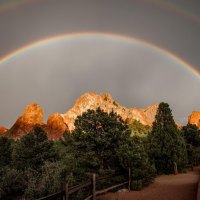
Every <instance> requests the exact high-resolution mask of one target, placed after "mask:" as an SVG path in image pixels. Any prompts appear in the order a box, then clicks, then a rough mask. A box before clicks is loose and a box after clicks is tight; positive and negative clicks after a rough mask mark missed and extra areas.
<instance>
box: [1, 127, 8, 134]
mask: <svg viewBox="0 0 200 200" xmlns="http://www.w3.org/2000/svg"><path fill="white" fill-rule="evenodd" d="M7 130H8V129H7V128H5V127H3V126H0V135H2V134H5V133H6V132H7Z"/></svg>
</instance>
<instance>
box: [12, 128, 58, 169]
mask: <svg viewBox="0 0 200 200" xmlns="http://www.w3.org/2000/svg"><path fill="white" fill-rule="evenodd" d="M12 158H13V164H14V167H16V168H17V169H22V170H26V169H28V168H31V169H34V170H40V169H41V167H42V165H43V164H44V162H45V161H54V160H55V158H56V153H55V150H54V147H53V142H52V141H49V140H48V138H47V135H46V133H45V132H44V130H43V129H42V128H40V127H35V128H34V129H33V131H32V132H30V133H28V134H27V135H25V136H24V137H22V138H21V140H19V141H18V142H17V143H16V145H15V146H14V149H13V153H12Z"/></svg>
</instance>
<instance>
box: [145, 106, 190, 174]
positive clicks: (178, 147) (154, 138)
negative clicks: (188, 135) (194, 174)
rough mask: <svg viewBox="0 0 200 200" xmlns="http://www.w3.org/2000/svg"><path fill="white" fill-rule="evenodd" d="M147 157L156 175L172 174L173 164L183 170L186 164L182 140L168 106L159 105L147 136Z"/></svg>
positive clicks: (185, 153)
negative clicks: (148, 146)
mask: <svg viewBox="0 0 200 200" xmlns="http://www.w3.org/2000/svg"><path fill="white" fill-rule="evenodd" d="M149 145H150V148H149V155H150V158H151V160H152V162H153V163H154V164H155V167H156V169H157V172H158V173H165V174H169V173H173V171H174V163H177V166H178V169H179V170H183V169H184V167H185V165H186V163H187V152H186V145H185V142H184V139H183V137H182V135H181V133H180V131H179V130H178V128H177V126H176V124H175V122H174V119H173V116H172V113H171V109H170V108H169V105H168V104H167V103H160V104H159V107H158V111H157V114H156V117H155V122H154V123H153V128H152V132H151V134H149Z"/></svg>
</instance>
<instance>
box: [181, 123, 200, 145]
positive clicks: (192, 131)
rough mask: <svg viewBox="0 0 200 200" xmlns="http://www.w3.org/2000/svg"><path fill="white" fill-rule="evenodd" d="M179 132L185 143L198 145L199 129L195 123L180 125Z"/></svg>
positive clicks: (199, 142)
mask: <svg viewBox="0 0 200 200" xmlns="http://www.w3.org/2000/svg"><path fill="white" fill-rule="evenodd" d="M181 132H182V134H183V137H184V139H185V141H186V142H187V144H190V145H192V146H193V147H200V130H199V128H198V127H197V126H196V125H194V124H187V125H186V126H183V127H182V130H181Z"/></svg>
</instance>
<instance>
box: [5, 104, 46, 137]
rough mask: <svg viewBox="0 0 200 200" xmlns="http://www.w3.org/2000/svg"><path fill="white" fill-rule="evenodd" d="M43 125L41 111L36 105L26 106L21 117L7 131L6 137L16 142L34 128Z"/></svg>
mask: <svg viewBox="0 0 200 200" xmlns="http://www.w3.org/2000/svg"><path fill="white" fill-rule="evenodd" d="M43 124H44V122H43V110H42V108H41V107H40V106H39V105H38V104H36V103H33V104H30V105H28V106H26V108H25V109H24V113H23V115H22V116H20V117H19V118H18V119H17V121H16V122H15V124H14V125H13V126H12V127H11V129H9V130H8V132H7V135H8V137H10V138H13V139H15V140H17V139H20V138H21V137H23V136H24V135H26V134H27V133H28V132H30V131H31V130H32V129H33V127H34V126H36V125H39V126H42V125H43Z"/></svg>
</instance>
